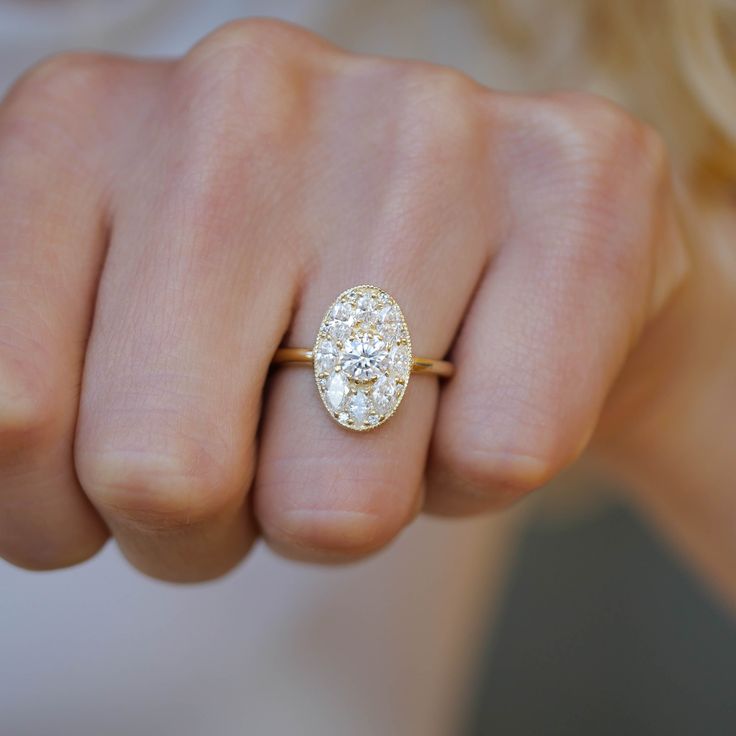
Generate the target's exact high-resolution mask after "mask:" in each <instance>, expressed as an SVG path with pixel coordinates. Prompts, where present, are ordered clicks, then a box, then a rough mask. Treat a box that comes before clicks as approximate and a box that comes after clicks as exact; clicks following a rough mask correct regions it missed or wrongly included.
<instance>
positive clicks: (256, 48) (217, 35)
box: [188, 18, 319, 61]
mask: <svg viewBox="0 0 736 736" xmlns="http://www.w3.org/2000/svg"><path fill="white" fill-rule="evenodd" d="M295 43H316V44H319V41H318V39H317V37H316V36H314V35H313V34H312V33H310V32H309V31H307V30H305V29H303V28H300V27H299V26H296V25H293V24H292V23H287V22H285V21H281V20H276V19H274V18H248V19H242V20H234V21H230V22H229V23H225V24H224V25H222V26H220V27H219V28H216V29H215V30H214V31H212V32H211V33H209V34H208V35H207V36H205V37H204V38H203V39H202V40H201V41H200V42H199V43H198V44H196V45H195V46H194V47H193V48H192V50H191V51H190V52H189V54H188V57H189V58H190V59H200V60H204V61H208V60H211V59H212V56H213V55H214V56H215V58H217V57H219V56H220V54H222V53H223V52H224V53H225V54H230V53H233V54H234V55H235V59H236V60H242V59H245V60H251V59H253V58H254V57H257V56H259V55H260V56H264V55H265V56H269V57H270V56H278V52H279V51H282V50H291V49H293V47H294V44H295Z"/></svg>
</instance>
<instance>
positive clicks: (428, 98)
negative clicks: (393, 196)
mask: <svg viewBox="0 0 736 736" xmlns="http://www.w3.org/2000/svg"><path fill="white" fill-rule="evenodd" d="M400 86H401V90H400V92H401V95H402V97H403V106H402V109H401V111H400V115H401V119H400V133H399V135H400V136H401V140H402V143H403V150H405V151H406V152H407V153H408V154H409V155H410V156H414V157H416V158H419V159H421V160H428V161H430V162H432V163H433V164H436V163H437V161H438V160H442V159H444V158H445V157H446V156H447V155H448V154H449V155H452V154H453V153H456V152H458V151H461V152H463V151H466V150H467V147H468V143H469V142H473V141H475V135H474V133H475V132H476V131H478V130H479V124H480V122H481V114H480V113H481V107H480V104H479V99H480V95H479V93H478V89H477V86H476V85H475V83H474V82H472V80H470V79H468V78H466V77H465V76H464V75H462V74H461V73H459V72H456V71H454V70H452V69H444V68H434V67H432V68H430V69H429V70H426V69H424V68H423V67H419V68H418V69H417V70H413V71H410V72H409V73H408V74H407V75H406V77H405V79H404V81H403V84H401V85H400Z"/></svg>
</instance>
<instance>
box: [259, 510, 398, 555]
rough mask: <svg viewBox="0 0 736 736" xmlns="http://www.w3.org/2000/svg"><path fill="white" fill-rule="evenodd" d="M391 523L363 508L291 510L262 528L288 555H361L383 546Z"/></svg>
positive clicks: (270, 540) (389, 533)
mask: <svg viewBox="0 0 736 736" xmlns="http://www.w3.org/2000/svg"><path fill="white" fill-rule="evenodd" d="M389 529H390V525H387V524H386V522H385V521H384V520H383V519H382V518H381V517H380V516H379V515H377V514H375V513H371V512H365V511H339V510H325V511H315V510H311V509H310V510H301V509H296V510H290V511H285V512H282V513H281V514H280V515H279V517H278V519H277V520H274V521H273V522H272V523H270V524H268V525H267V526H266V527H265V529H264V531H265V534H266V537H267V539H268V540H269V542H270V543H271V545H272V546H273V547H274V548H275V549H277V550H278V551H281V552H283V553H285V554H286V555H287V556H292V557H293V556H297V557H306V558H311V559H319V558H325V559H335V558H338V559H339V558H345V559H350V558H354V557H361V556H364V555H367V554H370V553H371V552H374V551H376V550H378V549H379V548H381V547H382V546H384V545H385V544H386V543H387V542H388V541H389V539H390V538H391V536H392V535H393V532H392V531H389Z"/></svg>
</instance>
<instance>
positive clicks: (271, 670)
mask: <svg viewBox="0 0 736 736" xmlns="http://www.w3.org/2000/svg"><path fill="white" fill-rule="evenodd" d="M626 4H628V0H627V2H626ZM491 5H494V6H498V7H496V8H495V11H500V12H488V11H489V7H490V6H491ZM512 5H513V8H514V11H515V12H514V13H511V14H509V13H508V12H506V11H508V10H509V9H510V8H511V6H512ZM594 5H595V6H596V7H598V6H599V7H603V6H604V3H602V2H599V1H598V0H596V1H595V2H591V3H590V4H586V3H582V2H569V1H568V2H563V1H559V2H548V3H542V4H541V5H540V4H539V3H534V2H526V1H524V2H514V3H513V4H512V3H505V4H504V3H482V2H473V1H471V0H456V1H452V0H400V1H397V0H393V1H391V2H389V1H388V0H370V2H366V1H362V0H300V1H298V0H272V1H271V2H266V1H265V0H207V2H200V1H199V0H126V2H120V1H119V0H0V90H3V89H6V88H7V87H8V86H9V85H10V84H11V82H12V80H13V79H15V78H16V77H17V76H18V75H19V74H20V73H21V72H22V71H23V70H24V69H26V68H27V67H29V66H30V65H32V64H33V63H35V62H36V61H37V60H38V59H40V58H41V57H43V56H45V55H48V54H49V53H52V52H55V51H60V50H64V49H70V48H95V49H103V50H108V51H115V52H120V53H130V54H153V55H174V54H181V53H183V52H184V51H186V49H187V48H188V47H189V46H191V45H192V44H193V43H194V42H195V41H196V40H197V39H199V38H200V37H202V36H203V35H205V34H206V33H207V32H209V31H210V30H212V29H213V28H215V27H216V26H217V25H219V24H221V23H222V22H224V21H227V20H230V19H233V18H237V17H244V16H248V15H269V16H276V17H280V18H283V19H286V20H291V21H293V22H296V23H300V24H302V25H305V26H307V27H309V28H312V29H313V30H315V31H316V32H318V33H321V34H322V35H325V36H327V37H328V38H330V39H332V40H333V41H335V42H337V43H339V44H341V45H343V46H345V47H347V48H349V49H351V50H353V51H356V52H370V53H379V54H389V55H394V56H402V57H412V58H420V59H428V60H432V61H434V62H438V63H443V64H448V65H450V66H453V67H456V68H460V69H462V70H464V71H466V72H467V73H469V74H471V75H472V76H474V77H475V78H476V79H478V80H480V81H481V82H483V83H485V84H488V85H490V86H492V87H496V88H502V89H520V90H528V89H538V88H543V87H546V86H550V85H554V86H557V87H560V86H565V87H580V88H586V89H593V90H596V91H598V92H602V93H605V94H608V95H609V96H612V97H614V98H616V99H619V100H623V99H624V97H625V96H624V95H623V93H622V90H621V88H619V87H617V86H616V85H615V84H613V83H612V80H611V79H610V78H608V77H607V76H606V75H604V74H602V73H599V72H598V71H597V70H596V68H595V67H593V66H591V65H588V64H582V63H581V62H580V57H579V56H576V55H575V54H574V53H572V52H571V49H574V48H578V46H577V43H578V41H579V35H580V33H581V28H582V27H583V26H582V25H581V22H580V19H581V17H582V16H585V14H586V12H587V9H589V8H591V7H593V6H594ZM640 5H641V8H642V14H643V15H642V18H644V16H647V17H649V18H650V19H651V15H652V13H654V15H655V21H656V13H657V12H658V5H659V3H641V4H640ZM504 6H506V7H504ZM645 6H646V8H645ZM608 7H609V8H622V7H623V3H614V4H612V3H610V2H609V3H608ZM662 7H663V6H662ZM516 11H519V13H516ZM612 12H613V11H612ZM606 17H607V16H605V15H602V16H601V18H603V19H604V20H605V18H606ZM611 22H612V21H611ZM652 27H654V28H656V27H657V26H656V23H654V25H653V26H652ZM530 29H531V30H530ZM540 29H541V30H540ZM607 29H609V26H608V25H607V24H606V22H602V25H600V28H599V32H601V33H602V36H601V37H602V38H604V39H605V38H606V37H607V36H606V33H607ZM540 39H541V40H540ZM509 41H510V43H509ZM535 43H536V44H539V43H541V45H542V46H543V47H544V57H543V58H544V61H542V60H541V59H542V57H541V56H535V55H533V54H532V51H531V49H532V47H533V46H534V45H535ZM658 43H662V38H661V37H660V36H656V34H655V35H653V36H652V44H654V45H656V44H658ZM632 53H633V51H632ZM631 61H632V64H634V66H635V67H636V64H637V63H639V62H640V59H634V58H633V57H632V59H631ZM636 68H637V69H640V67H636ZM642 69H643V67H642ZM642 74H644V72H643V71H642ZM656 97H657V96H656V95H655V98H656ZM667 97H668V95H667V94H665V91H662V95H661V96H660V97H659V98H658V99H657V102H658V104H662V105H664V99H665V98H667ZM637 99H640V100H641V105H640V107H637V104H636V100H637ZM679 99H681V100H683V101H684V102H687V99H688V98H687V96H686V95H685V96H681V97H678V100H679ZM632 100H634V101H633V102H632V103H631V105H630V106H631V107H632V108H633V109H634V110H635V111H636V112H637V113H638V114H641V115H642V116H644V117H647V116H648V117H651V115H649V113H650V112H651V110H650V109H649V108H648V107H647V105H648V104H649V103H653V101H654V100H653V98H652V96H651V95H642V96H641V97H640V98H637V97H636V96H635V95H634V96H633V97H632ZM683 104H684V103H683ZM670 117H672V118H673V119H674V120H679V118H678V117H677V116H674V117H673V116H670ZM663 132H664V133H665V135H666V136H667V137H668V139H670V140H672V139H673V136H674V135H675V134H674V133H673V131H672V130H664V131H663ZM623 498H624V495H622V494H620V493H618V492H617V491H616V490H615V489H611V488H606V487H603V486H602V484H601V482H600V481H598V480H590V479H587V478H586V479H583V480H580V479H578V478H564V479H561V481H560V482H559V483H558V484H556V487H555V488H550V489H546V490H543V491H541V492H539V493H538V494H537V495H536V497H535V498H534V499H533V500H531V501H529V502H525V503H524V504H522V505H520V506H519V507H518V508H517V509H515V510H513V511H511V512H507V513H504V514H502V515H500V516H497V517H492V518H483V519H476V520H469V521H437V520H420V522H418V523H417V524H416V525H414V526H413V527H412V528H411V529H409V530H408V531H407V532H406V533H405V534H404V535H403V536H402V538H401V539H399V540H398V541H397V542H396V543H395V544H394V545H393V546H392V547H391V548H390V549H388V550H386V551H385V552H383V553H381V554H380V555H378V556H377V557H375V558H373V559H371V560H369V561H366V562H364V563H361V564H359V565H356V566H352V567H349V568H340V569H320V568H315V567H308V566H302V565H298V564H295V563H288V562H285V561H282V560H279V559H277V558H275V557H274V556H273V555H271V554H270V553H269V552H268V551H266V550H265V549H258V550H257V551H256V553H255V554H254V556H253V557H252V558H251V559H250V560H249V561H248V562H247V563H246V564H244V565H242V566H241V567H240V568H239V569H238V570H236V571H235V572H234V573H233V574H231V575H230V576H228V577H227V578H225V579H223V580H219V581H215V582H213V583H209V584H205V585H201V586H197V587H188V588H181V587H175V586H170V585H166V584H163V583H158V582H155V581H152V580H149V579H146V578H144V577H142V576H141V575H140V574H138V573H136V572H135V571H133V570H132V569H130V568H129V567H128V566H127V565H126V564H125V563H124V561H123V560H122V559H121V557H120V555H119V554H118V552H117V550H116V549H115V548H114V546H113V545H108V547H107V548H106V549H105V550H104V551H103V553H102V554H101V555H99V556H98V557H97V558H95V559H93V560H91V561H89V562H88V563H86V564H85V565H82V566H80V567H78V568H75V569H72V570H66V571H61V572H54V573H43V574H41V573H28V572H23V571H20V570H17V569H14V568H12V567H10V566H9V565H7V564H5V563H2V562H0V734H1V735H2V736H26V735H27V736H45V735H46V734H53V735H54V736H66V735H67V734H68V735H69V736H99V735H100V734H104V735H105V736H129V735H132V734H144V733H150V734H156V735H157V736H169V735H172V736H173V735H174V734H176V735H177V736H195V735H196V736H198V735H199V734H202V735H204V734H207V735H208V736H230V735H231V734H232V735H233V736H235V735H236V734H249V735H252V736H261V735H264V736H274V735H275V736H281V734H284V735H286V734H301V735H303V736H312V735H314V736H318V735H319V736H333V735H334V736H343V735H349V736H364V735H365V736H374V735H380V736H388V735H393V734H397V735H399V736H448V735H451V736H454V735H456V734H457V735H462V734H501V735H503V736H510V735H517V734H518V735H519V736H527V735H529V736H532V735H534V736H538V735H540V734H543V735H556V734H560V735H561V736H562V735H563V734H564V735H565V736H577V734H580V735H581V736H582V735H583V734H585V735H586V736H590V735H591V734H595V735H596V736H606V734H616V736H620V735H621V734H626V735H627V736H637V735H638V734H642V735H647V736H658V735H659V734H662V735H663V736H664V735H665V734H666V735H667V736H673V735H677V734H695V733H697V734H708V735H709V736H712V735H720V734H723V735H724V736H725V735H727V734H735V733H736V684H735V683H736V626H734V623H733V620H732V619H729V618H728V616H727V615H726V614H725V613H724V612H723V610H721V609H720V608H719V607H718V604H717V603H715V602H714V600H713V599H711V598H710V596H709V594H707V593H706V592H705V591H704V590H703V589H702V588H701V586H700V584H699V583H698V582H697V580H696V579H695V578H694V577H693V576H692V575H691V574H690V573H689V572H688V571H687V569H686V568H685V567H684V566H683V565H682V564H681V562H680V561H679V560H678V559H677V558H676V557H675V556H674V554H673V553H672V552H671V551H670V549H669V548H668V547H667V546H665V545H664V544H663V543H662V542H661V541H660V540H659V538H658V537H657V535H656V534H655V533H654V532H653V531H652V529H651V528H650V527H649V526H648V525H646V524H645V523H644V522H643V521H641V520H640V519H639V518H638V516H637V515H636V512H635V511H634V510H633V509H632V507H631V506H630V505H629V504H627V503H626V502H625V501H624V500H623Z"/></svg>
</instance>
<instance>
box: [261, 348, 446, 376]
mask: <svg viewBox="0 0 736 736" xmlns="http://www.w3.org/2000/svg"><path fill="white" fill-rule="evenodd" d="M271 363H272V364H273V365H283V364H285V363H295V364H309V365H312V351H311V350H307V348H279V349H278V350H277V351H276V354H275V355H274V356H273V360H272V361H271ZM411 370H412V373H431V374H432V375H435V376H442V377H443V378H449V377H450V376H451V375H452V374H453V372H454V371H455V366H454V365H453V364H452V363H450V362H449V361H447V360H432V358H417V357H415V358H414V362H413V364H412V368H411Z"/></svg>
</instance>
